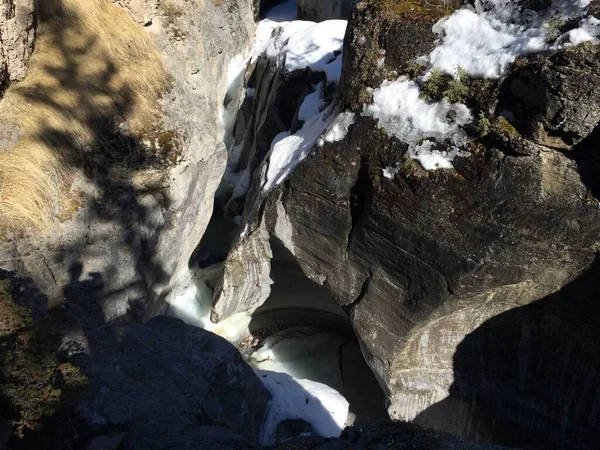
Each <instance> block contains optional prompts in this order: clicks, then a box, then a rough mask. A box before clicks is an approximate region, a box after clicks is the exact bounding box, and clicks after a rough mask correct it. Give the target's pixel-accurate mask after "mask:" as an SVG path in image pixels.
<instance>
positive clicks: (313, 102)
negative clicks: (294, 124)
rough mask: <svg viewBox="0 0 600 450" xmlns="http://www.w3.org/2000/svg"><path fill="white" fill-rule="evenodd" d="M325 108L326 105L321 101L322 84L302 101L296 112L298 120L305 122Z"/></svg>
mask: <svg viewBox="0 0 600 450" xmlns="http://www.w3.org/2000/svg"><path fill="white" fill-rule="evenodd" d="M325 106H326V103H325V101H324V100H323V83H319V84H317V86H316V88H315V90H314V92H312V93H311V94H308V95H307V96H306V97H304V101H303V102H302V105H300V109H299V110H298V120H301V121H303V122H306V121H307V120H308V119H310V118H311V117H314V116H316V115H317V114H319V113H320V112H321V111H322V110H323V108H325Z"/></svg>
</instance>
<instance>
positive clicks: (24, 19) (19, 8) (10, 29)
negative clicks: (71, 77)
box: [0, 0, 35, 86]
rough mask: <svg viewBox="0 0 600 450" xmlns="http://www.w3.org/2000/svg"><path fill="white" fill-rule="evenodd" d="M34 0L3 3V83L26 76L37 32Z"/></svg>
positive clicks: (0, 27)
mask: <svg viewBox="0 0 600 450" xmlns="http://www.w3.org/2000/svg"><path fill="white" fill-rule="evenodd" d="M33 3H34V1H33V0H3V1H2V3H1V4H0V42H1V45H0V49H1V53H0V57H1V59H2V66H1V69H0V70H1V71H2V73H1V74H0V86H4V85H5V83H6V82H8V81H19V80H21V79H23V77H24V76H25V71H26V70H27V61H28V60H29V57H30V56H31V52H32V51H33V42H34V36H35V30H34V13H33Z"/></svg>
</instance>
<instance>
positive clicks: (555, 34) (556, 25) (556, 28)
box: [544, 17, 567, 41]
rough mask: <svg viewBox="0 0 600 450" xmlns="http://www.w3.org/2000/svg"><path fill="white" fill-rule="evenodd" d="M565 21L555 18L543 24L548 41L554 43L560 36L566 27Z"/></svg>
mask: <svg viewBox="0 0 600 450" xmlns="http://www.w3.org/2000/svg"><path fill="white" fill-rule="evenodd" d="M566 23H567V22H566V20H565V19H564V18H562V17H555V18H554V19H550V20H549V21H548V22H546V23H545V24H544V28H546V32H547V33H548V40H549V41H555V40H556V39H558V38H559V37H560V35H561V34H562V29H563V27H564V26H565V25H566Z"/></svg>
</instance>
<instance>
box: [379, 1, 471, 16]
mask: <svg viewBox="0 0 600 450" xmlns="http://www.w3.org/2000/svg"><path fill="white" fill-rule="evenodd" d="M374 3H375V4H377V5H378V6H379V7H380V8H381V9H382V10H383V11H385V12H386V13H388V14H390V15H393V16H395V17H402V18H410V19H419V20H432V21H435V20H438V19H441V18H442V17H444V16H448V15H450V14H452V13H453V12H454V10H456V8H458V7H459V6H460V5H461V3H462V2H461V1H460V0H375V1H374Z"/></svg>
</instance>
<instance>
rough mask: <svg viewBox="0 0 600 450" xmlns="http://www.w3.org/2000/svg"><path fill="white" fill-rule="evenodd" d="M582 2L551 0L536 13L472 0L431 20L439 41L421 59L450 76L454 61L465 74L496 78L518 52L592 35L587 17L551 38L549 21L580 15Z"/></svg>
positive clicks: (497, 1) (594, 24)
mask: <svg viewBox="0 0 600 450" xmlns="http://www.w3.org/2000/svg"><path fill="white" fill-rule="evenodd" d="M588 4H589V0H582V1H573V0H571V1H567V0H554V1H553V2H552V4H551V6H550V7H549V8H547V9H546V10H545V11H543V12H541V13H538V12H535V11H531V10H524V11H521V10H520V9H519V6H518V3H517V2H513V1H509V0H485V1H484V0H477V1H476V2H475V8H474V9H473V8H469V7H466V8H464V9H460V10H458V11H456V12H455V13H454V14H452V15H451V16H450V17H448V18H445V19H442V20H440V21H439V22H438V23H437V24H435V25H434V27H433V31H434V32H436V33H438V34H439V36H440V42H439V45H438V46H437V47H436V48H435V49H434V50H433V51H432V52H431V53H430V54H429V55H427V56H425V57H423V58H422V59H423V61H425V62H426V63H428V66H429V70H432V69H438V70H440V71H442V72H445V73H448V74H451V75H453V74H455V73H456V68H457V67H458V66H460V67H461V68H462V69H463V70H464V71H465V72H466V73H467V75H469V76H471V77H476V78H493V79H495V78H500V77H501V76H503V75H505V74H506V72H507V71H508V68H509V67H510V66H511V64H512V63H513V62H514V61H515V59H516V58H517V57H518V56H523V55H527V54H531V53H536V52H541V51H548V50H558V49H560V48H564V47H567V46H570V45H576V44H580V43H582V42H586V41H595V40H597V36H599V35H600V29H599V27H598V25H599V24H598V21H597V20H596V19H594V18H591V19H584V20H582V21H581V22H580V24H579V28H577V29H575V30H571V31H570V32H569V33H567V35H566V36H564V37H559V38H558V39H557V40H556V42H554V43H553V42H552V41H553V39H552V36H551V28H552V27H551V26H550V24H551V23H552V22H553V21H557V20H570V19H573V18H577V17H581V16H582V15H583V14H584V12H585V7H586V6H587V5H588Z"/></svg>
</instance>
